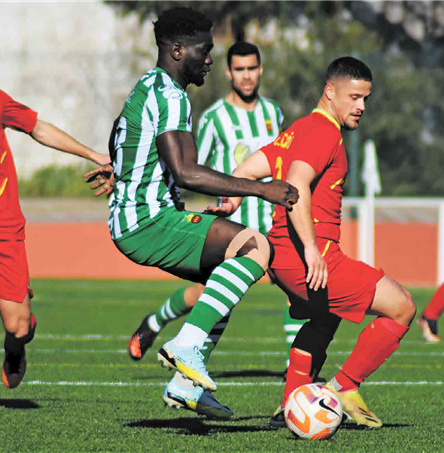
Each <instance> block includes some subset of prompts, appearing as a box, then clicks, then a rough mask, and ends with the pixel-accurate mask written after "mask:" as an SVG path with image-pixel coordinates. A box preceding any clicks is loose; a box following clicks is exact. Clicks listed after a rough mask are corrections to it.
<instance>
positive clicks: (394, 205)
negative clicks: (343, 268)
mask: <svg viewBox="0 0 444 453" xmlns="http://www.w3.org/2000/svg"><path fill="white" fill-rule="evenodd" d="M372 203H373V204H374V209H372V208H373V207H372V206H371V204H372ZM352 208H355V209H356V214H357V215H356V221H357V224H358V226H357V228H358V231H357V238H358V239H357V240H358V244H357V258H358V259H359V260H361V261H364V262H366V263H367V264H369V265H374V250H375V242H374V231H375V222H380V221H387V220H390V221H394V222H404V223H408V222H425V223H435V224H437V228H438V241H437V242H438V243H437V244H436V246H437V273H436V274H437V275H436V285H440V284H441V283H442V282H443V281H444V198H384V197H377V198H375V199H374V200H373V201H372V200H370V202H369V201H368V200H367V198H365V197H344V199H343V219H344V220H347V218H348V219H349V218H351V217H352V216H351V210H352Z"/></svg>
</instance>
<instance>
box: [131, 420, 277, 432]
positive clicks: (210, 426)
mask: <svg viewBox="0 0 444 453" xmlns="http://www.w3.org/2000/svg"><path fill="white" fill-rule="evenodd" d="M258 418H267V419H268V417H262V416H257V417H239V418H232V419H231V420H230V421H229V422H230V424H225V423H224V424H222V423H221V422H220V421H219V420H217V421H215V420H205V419H201V418H174V419H152V420H140V421H137V422H131V423H126V424H125V426H127V427H129V428H150V429H165V428H170V429H174V430H177V431H178V432H176V434H183V435H186V436H190V435H200V436H208V435H211V434H215V433H252V432H258V431H274V428H272V427H271V426H265V425H264V426H239V425H237V426H236V425H233V424H232V423H233V422H236V421H245V420H251V419H258Z"/></svg>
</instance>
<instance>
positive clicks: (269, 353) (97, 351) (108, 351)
mask: <svg viewBox="0 0 444 453" xmlns="http://www.w3.org/2000/svg"><path fill="white" fill-rule="evenodd" d="M27 351H29V352H42V353H50V354H53V353H55V352H58V353H64V352H65V353H70V354H127V353H128V351H127V350H126V349H65V348H60V349H41V348H32V347H30V348H29V349H27ZM351 352H352V351H351V350H350V351H331V352H329V353H328V355H329V356H330V355H350V354H351ZM212 355H231V356H236V355H246V356H255V357H257V356H286V355H287V353H286V352H285V351H261V352H252V351H214V352H213V353H212ZM394 356H396V357H400V356H405V357H409V356H429V357H443V356H444V352H402V351H396V352H395V354H394Z"/></svg>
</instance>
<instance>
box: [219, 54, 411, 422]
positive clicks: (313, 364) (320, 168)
mask: <svg viewBox="0 0 444 453" xmlns="http://www.w3.org/2000/svg"><path fill="white" fill-rule="evenodd" d="M371 87H372V74H371V71H370V69H369V68H368V67H367V66H366V65H365V64H364V63H362V62H361V61H359V60H357V59H355V58H352V57H343V58H339V59H337V60H335V61H333V62H332V63H331V64H330V66H329V67H328V69H327V74H326V84H325V87H324V92H323V94H322V96H321V98H320V100H319V103H318V105H317V108H316V109H315V110H313V112H312V113H311V114H310V115H308V116H306V117H305V118H302V119H300V120H298V121H296V122H295V123H294V124H293V125H292V126H291V127H290V128H289V129H288V130H287V131H285V132H283V133H282V134H281V135H280V136H279V137H278V138H277V139H276V140H275V141H274V142H273V143H271V144H270V145H267V146H266V147H264V148H262V149H261V150H259V151H257V152H256V153H254V154H253V155H252V156H250V157H249V158H248V159H247V160H245V162H244V163H242V164H241V165H240V166H239V167H238V168H237V169H236V170H235V172H234V175H235V176H237V177H239V178H248V179H260V178H263V177H265V176H269V175H272V176H273V178H275V179H282V180H284V181H286V182H288V183H290V184H292V185H293V186H295V187H296V188H297V189H298V191H299V196H300V198H299V200H298V203H297V204H295V205H294V207H293V210H292V211H291V212H290V211H287V210H285V209H284V208H281V207H276V210H275V213H274V219H273V227H272V229H271V231H270V233H269V235H268V239H269V240H270V242H271V243H272V244H273V246H274V251H275V257H274V261H273V263H272V265H271V273H272V274H273V279H274V280H275V282H276V283H277V285H278V286H279V287H280V288H282V289H283V290H284V291H285V292H286V293H287V295H288V296H289V299H290V301H291V311H290V313H291V315H292V317H295V318H300V319H306V318H309V319H310V321H309V322H307V323H306V324H304V326H303V327H302V328H301V330H300V331H299V332H298V334H297V335H296V338H295V340H294V342H293V345H292V349H291V351H290V366H289V368H288V372H287V382H286V386H285V391H284V397H283V401H282V403H281V405H280V406H279V408H278V410H277V411H276V412H275V414H274V415H273V416H272V418H271V420H270V423H271V424H272V425H273V426H285V420H284V413H283V407H284V405H285V402H286V400H287V398H288V397H289V395H290V394H291V392H292V391H293V390H295V389H296V388H297V387H299V386H301V385H304V384H308V383H311V382H313V380H314V379H315V378H316V376H317V375H318V373H319V371H320V370H321V368H322V366H323V364H324V362H325V360H326V358H327V354H326V350H327V347H328V345H329V344H330V342H331V340H332V339H333V336H334V334H335V332H336V330H337V328H338V326H339V323H340V321H341V319H346V320H348V321H352V322H356V323H360V322H361V321H362V320H363V319H364V316H365V315H366V314H369V315H375V316H377V317H376V319H375V320H373V321H372V322H371V323H370V324H369V325H368V326H367V327H366V328H365V329H364V330H363V331H362V333H361V334H360V336H359V338H358V341H357V344H356V346H355V348H354V350H353V351H352V353H351V355H350V356H349V358H348V359H347V360H346V362H345V363H344V365H343V366H342V368H341V370H340V371H339V372H338V373H337V374H336V376H334V377H333V379H332V380H331V381H330V382H329V383H328V384H327V386H328V387H329V388H330V389H331V390H333V391H334V392H335V393H336V394H337V395H338V396H339V398H340V400H341V402H342V405H343V408H344V411H345V412H346V413H347V414H348V415H349V416H351V417H352V418H353V419H354V420H355V421H356V422H358V423H360V424H362V425H367V426H371V427H374V428H377V427H380V426H382V422H381V420H380V419H379V418H378V417H377V416H376V415H375V414H374V413H373V412H372V411H370V410H369V409H368V407H367V406H366V404H365V403H364V401H363V399H362V397H361V395H360V392H359V386H360V384H361V383H362V382H363V381H364V379H365V378H367V377H368V376H369V375H370V374H371V373H373V372H374V371H375V370H376V369H377V368H378V367H379V366H380V365H381V364H382V363H383V362H384V361H385V360H386V359H387V358H388V357H389V356H390V355H391V354H392V353H393V352H394V351H395V350H396V349H397V348H398V346H399V342H400V340H401V339H402V338H403V336H404V335H405V334H406V333H407V331H408V329H409V325H410V323H411V322H412V319H413V317H414V316H415V312H416V308H415V305H414V303H413V300H412V298H411V296H410V294H409V293H408V292H407V291H406V290H405V289H404V288H403V287H402V286H401V285H399V284H398V283H397V282H396V281H395V280H393V279H392V278H390V277H388V276H386V275H384V272H383V271H381V270H376V269H374V268H372V267H370V266H368V265H366V264H365V263H363V262H361V261H356V260H352V259H350V258H348V257H347V256H346V255H344V254H343V253H342V251H341V249H340V246H339V240H340V225H341V203H342V195H343V185H344V182H345V178H346V175H347V156H346V153H345V148H344V143H343V139H342V135H341V130H342V129H350V130H353V129H356V128H357V127H358V125H359V121H360V119H361V116H362V114H363V113H364V110H365V106H366V101H367V99H368V97H369V96H370V93H371ZM239 202H240V199H239V198H227V199H225V200H224V203H223V204H222V205H221V206H220V207H219V208H210V210H211V211H213V212H215V213H216V214H219V215H226V214H227V213H228V214H230V213H231V212H232V211H234V210H235V209H236V208H237V206H238V204H239Z"/></svg>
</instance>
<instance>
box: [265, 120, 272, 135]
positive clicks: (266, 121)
mask: <svg viewBox="0 0 444 453" xmlns="http://www.w3.org/2000/svg"><path fill="white" fill-rule="evenodd" d="M265 127H266V128H267V131H268V132H273V124H272V123H271V120H265Z"/></svg>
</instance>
